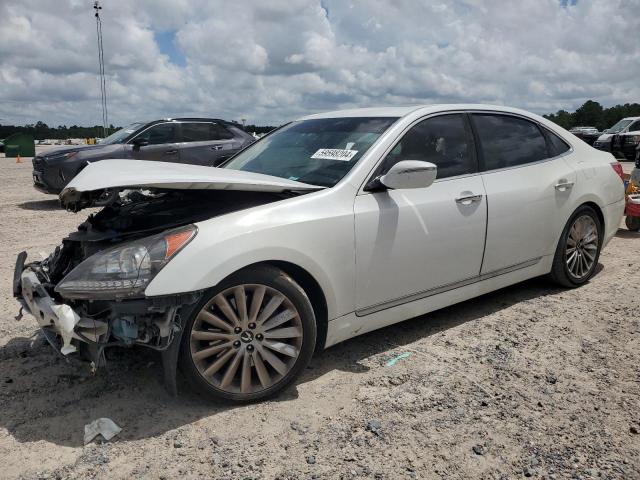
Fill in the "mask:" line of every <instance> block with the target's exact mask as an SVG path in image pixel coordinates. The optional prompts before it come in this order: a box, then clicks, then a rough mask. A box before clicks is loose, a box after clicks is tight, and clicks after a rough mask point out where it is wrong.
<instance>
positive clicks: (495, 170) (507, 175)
mask: <svg viewBox="0 0 640 480" xmlns="http://www.w3.org/2000/svg"><path fill="white" fill-rule="evenodd" d="M471 118H472V120H473V125H474V130H475V133H476V137H477V139H478V143H479V153H480V168H481V170H482V171H483V173H482V180H483V182H484V186H485V189H486V192H487V202H488V206H489V209H488V212H489V213H488V221H487V240H486V247H485V253H484V260H483V263H482V274H491V273H498V272H500V271H504V270H505V269H513V268H519V267H526V266H528V265H531V264H534V263H537V262H538V261H539V260H540V259H541V258H542V257H543V256H545V255H552V254H553V253H554V252H555V247H556V240H557V239H558V237H559V235H560V233H561V232H562V229H563V228H564V226H565V222H566V221H567V219H568V217H569V215H570V214H571V213H572V210H571V209H572V205H573V201H572V199H571V195H572V187H573V185H574V183H575V181H576V173H575V171H574V170H573V169H572V168H571V166H570V165H569V164H568V162H566V160H565V158H564V154H566V153H567V152H568V151H569V149H570V147H569V145H567V144H566V143H565V142H564V141H563V140H561V139H560V138H559V137H557V136H556V135H554V134H553V133H551V132H550V131H548V130H546V129H544V127H541V126H539V125H538V124H537V123H534V122H532V121H530V120H528V119H525V118H523V117H519V116H515V115H508V114H498V113H473V114H472V115H471Z"/></svg>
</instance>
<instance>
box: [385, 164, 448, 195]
mask: <svg viewBox="0 0 640 480" xmlns="http://www.w3.org/2000/svg"><path fill="white" fill-rule="evenodd" d="M437 174H438V167H437V166H435V165H434V164H433V163H430V162H422V161H420V160H402V161H400V162H398V163H396V164H395V165H394V166H393V167H391V168H390V169H389V171H388V172H387V173H386V175H383V176H382V177H380V183H381V184H382V185H384V186H385V187H387V188H393V189H403V188H425V187H428V186H430V185H431V184H432V183H433V181H434V180H435V179H436V175H437Z"/></svg>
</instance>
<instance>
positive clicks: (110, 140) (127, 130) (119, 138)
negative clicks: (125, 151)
mask: <svg viewBox="0 0 640 480" xmlns="http://www.w3.org/2000/svg"><path fill="white" fill-rule="evenodd" d="M145 125H146V123H132V124H131V125H127V126H126V127H124V128H121V129H120V130H118V131H117V132H115V133H112V134H111V135H109V136H108V137H107V138H103V139H102V140H100V145H113V144H116V143H124V141H125V139H126V138H128V137H129V135H131V134H132V133H133V132H135V131H136V130H138V129H139V128H142V127H144V126H145Z"/></svg>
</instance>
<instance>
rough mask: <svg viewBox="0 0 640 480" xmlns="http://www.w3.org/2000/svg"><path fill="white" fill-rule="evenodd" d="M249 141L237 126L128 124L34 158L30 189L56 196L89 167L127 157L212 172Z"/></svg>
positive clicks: (205, 121) (201, 121) (191, 121)
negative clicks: (87, 142) (201, 167)
mask: <svg viewBox="0 0 640 480" xmlns="http://www.w3.org/2000/svg"><path fill="white" fill-rule="evenodd" d="M253 141H254V138H253V136H251V135H250V134H248V133H247V132H245V131H244V130H243V129H242V127H241V126H240V125H238V124H235V123H232V122H227V121H224V120H217V119H212V118H172V119H165V120H155V121H153V122H139V123H132V124H131V125H128V126H127V127H124V128H123V129H121V130H118V131H117V132H115V133H114V134H113V135H110V136H108V137H107V138H105V139H104V140H102V141H101V142H100V143H99V144H97V145H81V146H77V145H75V146H69V147H62V148H56V149H53V150H49V151H47V152H45V153H41V154H38V155H36V156H35V157H34V158H33V185H34V187H35V188H36V189H38V190H40V191H41V192H44V193H55V194H58V193H60V192H61V191H62V189H63V188H64V187H65V185H66V184H67V183H69V182H70V181H71V179H72V178H73V177H75V176H76V175H77V174H78V173H79V172H80V171H81V170H82V169H83V168H84V167H86V166H87V165H88V164H89V163H92V162H97V161H100V160H108V159H113V158H117V159H122V158H131V159H134V160H156V161H160V162H176V163H190V164H193V165H208V166H212V167H216V166H218V165H220V164H221V163H222V162H223V161H225V160H226V159H228V158H229V157H230V156H231V155H233V154H235V153H236V152H238V151H239V150H241V149H243V148H244V147H246V146H247V145H249V144H251V143H252V142H253Z"/></svg>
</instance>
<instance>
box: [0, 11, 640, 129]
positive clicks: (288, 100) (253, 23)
mask: <svg viewBox="0 0 640 480" xmlns="http://www.w3.org/2000/svg"><path fill="white" fill-rule="evenodd" d="M102 4H103V9H102V13H101V15H102V30H103V36H104V56H105V70H106V73H107V79H106V85H107V101H108V106H109V122H110V123H113V124H115V125H124V124H126V123H129V122H133V121H136V120H151V119H157V118H166V117H179V116H204V117H216V118H224V119H228V120H240V119H242V118H244V119H246V122H247V123H248V124H258V125H278V124H281V123H283V122H285V121H288V120H291V119H294V118H297V117H299V116H302V115H305V114H309V113H315V112H321V111H328V110H337V109H341V108H353V107H369V106H382V105H414V104H425V103H465V102H466V103H492V104H498V105H509V106H516V107H520V108H524V109H527V110H530V111H533V112H536V113H549V112H555V111H557V110H558V109H561V108H562V109H567V110H573V109H575V108H576V107H578V106H580V105H581V104H582V103H584V102H585V101H586V100H588V99H593V100H596V101H599V102H600V103H602V104H603V105H604V106H611V105H615V104H618V103H628V102H629V103H630V102H640V41H639V40H640V0H517V1H504V0H451V1H438V0H260V1H248V0H246V1H242V0H237V1H229V0H220V1H219V0H135V1H131V0H103V2H102ZM93 13H94V12H93V1H91V0H55V1H52V0H0V123H1V124H28V123H35V122H36V121H38V120H41V121H44V122H45V123H47V124H49V125H51V126H57V125H63V124H64V125H74V124H75V125H96V124H100V123H101V117H102V113H101V107H100V84H99V80H98V56H97V40H96V25H95V18H94V16H93Z"/></svg>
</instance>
